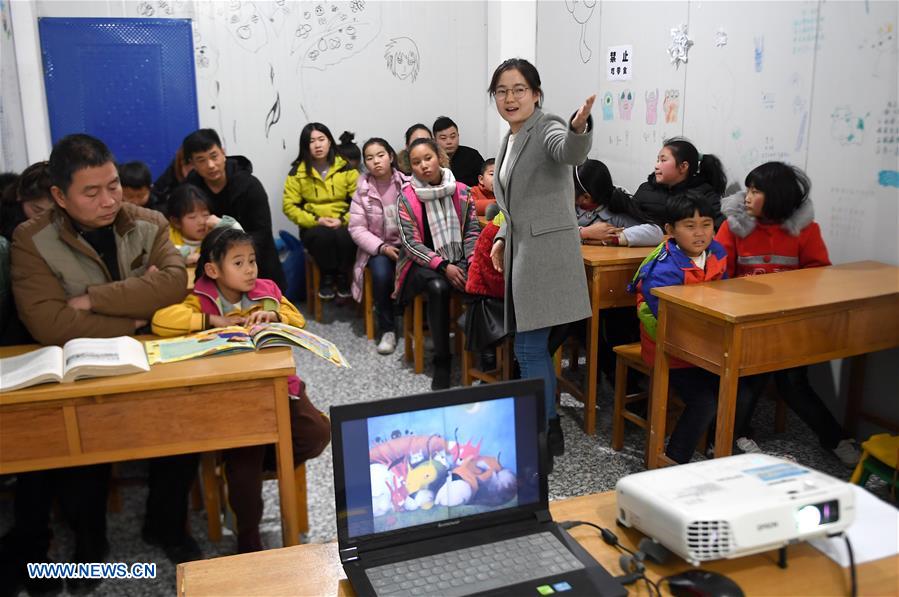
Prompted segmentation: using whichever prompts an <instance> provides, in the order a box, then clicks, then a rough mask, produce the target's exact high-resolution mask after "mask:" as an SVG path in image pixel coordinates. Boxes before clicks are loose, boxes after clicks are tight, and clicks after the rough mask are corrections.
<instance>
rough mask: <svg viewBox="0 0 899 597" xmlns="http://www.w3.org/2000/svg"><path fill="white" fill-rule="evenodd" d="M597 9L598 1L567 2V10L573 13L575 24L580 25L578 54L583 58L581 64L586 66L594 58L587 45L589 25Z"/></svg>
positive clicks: (573, 0) (579, 0) (577, 0)
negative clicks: (594, 10)
mask: <svg viewBox="0 0 899 597" xmlns="http://www.w3.org/2000/svg"><path fill="white" fill-rule="evenodd" d="M595 7H596V0H565V8H567V9H568V12H570V13H571V17H572V18H573V19H574V22H575V23H577V24H578V25H579V27H578V29H579V30H580V31H579V35H580V39H579V40H578V44H577V47H578V53H579V54H580V56H581V62H583V63H584V64H586V63H588V62H590V58H591V57H592V56H593V50H591V49H590V46H588V45H587V23H588V22H589V21H590V17H592V16H593V9H594V8H595Z"/></svg>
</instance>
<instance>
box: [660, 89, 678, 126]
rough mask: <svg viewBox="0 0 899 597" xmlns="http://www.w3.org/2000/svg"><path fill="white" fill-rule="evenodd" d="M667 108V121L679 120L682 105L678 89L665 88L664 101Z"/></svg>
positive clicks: (663, 105)
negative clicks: (678, 114) (678, 111)
mask: <svg viewBox="0 0 899 597" xmlns="http://www.w3.org/2000/svg"><path fill="white" fill-rule="evenodd" d="M662 107H663V108H664V109H665V122H667V123H672V122H677V110H678V108H679V107H680V91H679V90H677V89H666V90H665V101H664V102H662Z"/></svg>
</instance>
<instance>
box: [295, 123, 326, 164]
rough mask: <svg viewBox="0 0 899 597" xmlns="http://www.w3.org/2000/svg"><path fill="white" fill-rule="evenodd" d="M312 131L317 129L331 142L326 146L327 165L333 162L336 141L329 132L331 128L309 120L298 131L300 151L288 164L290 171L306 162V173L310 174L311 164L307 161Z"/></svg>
mask: <svg viewBox="0 0 899 597" xmlns="http://www.w3.org/2000/svg"><path fill="white" fill-rule="evenodd" d="M313 131H318V132H320V133H322V134H323V135H324V136H325V137H327V138H328V141H329V143H330V144H331V147H329V148H328V158H327V159H328V165H329V166H330V165H332V164H333V163H334V156H335V155H337V147H336V143H334V135H332V134H331V129H329V128H328V127H326V126H325V125H323V124H322V123H320V122H310V123H309V124H307V125H306V126H304V127H303V130H302V131H300V152H299V153H298V154H297V157H296V159H295V160H294V161H293V162H292V163H291V164H290V167H291V172H296V170H297V168H299V167H300V164H302V163H303V162H306V174H307V175H308V176H312V165H311V164H310V163H309V154H310V153H311V151H310V149H309V142H310V141H311V140H312V133H313Z"/></svg>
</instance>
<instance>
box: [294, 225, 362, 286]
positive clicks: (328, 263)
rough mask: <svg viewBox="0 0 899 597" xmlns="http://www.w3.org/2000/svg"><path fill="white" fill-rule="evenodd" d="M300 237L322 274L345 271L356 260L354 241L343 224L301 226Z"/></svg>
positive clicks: (348, 269) (347, 270) (349, 268)
mask: <svg viewBox="0 0 899 597" xmlns="http://www.w3.org/2000/svg"><path fill="white" fill-rule="evenodd" d="M300 239H301V240H302V241H303V246H304V247H306V250H307V251H309V254H310V255H312V258H313V259H314V260H315V263H316V265H318V268H319V269H320V270H321V271H322V274H324V275H334V274H338V273H347V272H349V271H350V270H351V269H352V267H353V263H354V262H355V261H356V243H354V242H353V237H351V236H350V232H349V230H347V228H346V227H345V226H341V227H340V228H328V227H327V226H315V227H313V228H301V229H300Z"/></svg>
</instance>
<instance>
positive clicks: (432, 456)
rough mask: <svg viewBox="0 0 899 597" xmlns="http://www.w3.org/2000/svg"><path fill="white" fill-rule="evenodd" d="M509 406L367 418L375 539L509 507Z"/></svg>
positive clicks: (514, 499)
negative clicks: (377, 536)
mask: <svg viewBox="0 0 899 597" xmlns="http://www.w3.org/2000/svg"><path fill="white" fill-rule="evenodd" d="M514 402H515V401H514V399H513V398H503V399H499V400H491V401H488V402H475V403H471V404H461V405H457V406H450V407H443V408H436V409H430V410H423V411H415V412H407V413H400V414H396V415H386V416H382V417H374V418H371V419H368V438H369V468H370V472H371V501H372V515H373V517H374V530H375V532H381V531H388V530H394V529H399V528H404V527H409V526H415V525H420V524H427V523H430V522H436V521H440V520H447V519H450V518H458V517H462V516H471V515H473V514H480V513H483V512H490V511H493V510H499V509H504V508H511V507H515V506H516V505H517V504H518V479H517V475H516V471H515V470H514V468H515V466H516V453H515V430H514V427H512V426H508V425H497V422H498V421H512V420H514V408H515V404H514Z"/></svg>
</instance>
